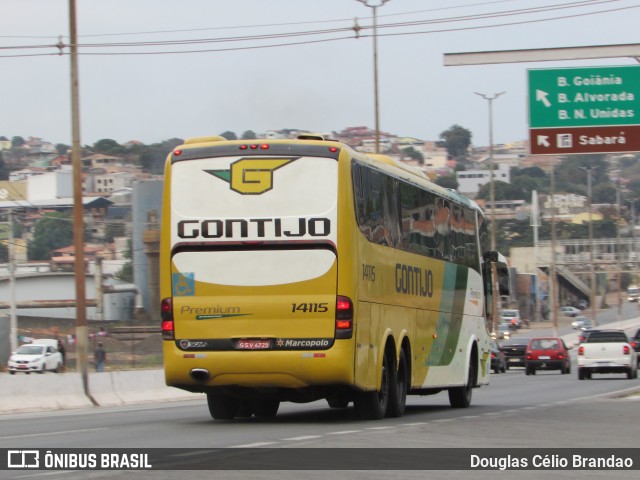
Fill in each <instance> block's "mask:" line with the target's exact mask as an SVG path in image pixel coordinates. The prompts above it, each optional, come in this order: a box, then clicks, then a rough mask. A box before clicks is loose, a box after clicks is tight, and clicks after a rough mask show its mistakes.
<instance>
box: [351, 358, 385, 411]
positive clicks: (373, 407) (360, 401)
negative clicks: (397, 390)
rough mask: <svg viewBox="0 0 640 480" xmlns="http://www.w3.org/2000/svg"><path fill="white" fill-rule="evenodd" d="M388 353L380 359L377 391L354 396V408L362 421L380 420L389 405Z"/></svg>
mask: <svg viewBox="0 0 640 480" xmlns="http://www.w3.org/2000/svg"><path fill="white" fill-rule="evenodd" d="M390 363H391V362H390V361H389V353H388V352H385V354H384V355H383V357H382V382H381V384H380V390H379V391H373V392H360V393H358V394H357V395H356V398H355V400H354V402H353V403H354V406H355V408H356V413H357V415H358V417H360V418H361V419H362V420H380V419H381V418H383V417H384V416H385V414H386V413H387V406H388V405H389V387H390V383H391V377H392V376H395V375H393V374H392V369H391V368H390V366H389V365H390Z"/></svg>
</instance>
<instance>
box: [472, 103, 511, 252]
mask: <svg viewBox="0 0 640 480" xmlns="http://www.w3.org/2000/svg"><path fill="white" fill-rule="evenodd" d="M473 93H475V94H476V95H480V96H481V97H482V98H484V99H485V100H487V101H488V102H489V168H491V176H490V177H489V178H490V181H489V201H490V203H491V250H494V251H495V249H496V206H495V200H496V192H495V184H494V181H493V169H494V164H493V101H494V100H495V99H496V98H498V97H499V96H500V95H502V94H503V93H506V92H500V93H496V94H494V95H493V97H490V96H488V95H485V94H484V93H478V92H473Z"/></svg>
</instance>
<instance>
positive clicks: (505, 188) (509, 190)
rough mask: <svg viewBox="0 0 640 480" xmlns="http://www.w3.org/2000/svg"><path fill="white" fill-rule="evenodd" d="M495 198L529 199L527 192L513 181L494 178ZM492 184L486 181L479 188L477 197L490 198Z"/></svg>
mask: <svg viewBox="0 0 640 480" xmlns="http://www.w3.org/2000/svg"><path fill="white" fill-rule="evenodd" d="M493 186H494V194H495V196H494V198H495V200H527V198H526V195H525V193H524V192H523V191H522V190H521V189H520V188H518V187H517V186H516V185H512V184H511V183H507V182H502V181H500V180H494V182H493ZM490 190H491V184H490V183H485V184H484V185H483V186H482V187H480V189H479V190H478V194H477V195H476V198H482V199H484V200H489V199H490V198H491V191H490Z"/></svg>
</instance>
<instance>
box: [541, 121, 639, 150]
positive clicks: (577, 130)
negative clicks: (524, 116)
mask: <svg viewBox="0 0 640 480" xmlns="http://www.w3.org/2000/svg"><path fill="white" fill-rule="evenodd" d="M529 142H530V143H529V145H530V146H531V154H532V155H563V154H564V155H570V154H574V153H624V152H640V125H620V126H608V127H604V126H599V127H564V128H532V129H530V130H529Z"/></svg>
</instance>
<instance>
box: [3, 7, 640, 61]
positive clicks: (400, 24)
mask: <svg viewBox="0 0 640 480" xmlns="http://www.w3.org/2000/svg"><path fill="white" fill-rule="evenodd" d="M619 1H621V0H582V1H576V2H572V3H567V4H562V5H555V4H554V5H545V6H540V7H530V8H524V9H517V10H505V11H498V12H489V13H482V14H474V15H465V16H458V17H447V18H439V19H427V20H416V21H411V22H396V23H388V24H383V25H380V26H379V27H380V28H387V29H391V28H407V27H414V26H420V25H432V24H438V23H452V22H469V21H477V20H486V19H492V18H500V17H504V16H516V15H531V14H535V13H542V12H549V11H554V10H566V9H574V8H582V7H585V6H595V5H599V4H604V3H613V2H619ZM491 3H493V2H491ZM638 6H640V5H632V6H627V7H620V8H611V9H606V10H599V11H591V12H584V13H578V14H573V15H565V16H558V17H548V18H543V19H528V20H522V21H517V22H505V23H501V24H491V25H476V26H471V27H457V28H449V29H441V30H430V31H422V32H395V33H386V34H381V35H384V36H402V35H416V34H430V33H445V32H454V31H463V30H473V29H486V28H497V27H504V26H513V25H523V24H528V23H540V22H547V21H553V20H564V19H568V18H576V17H582V16H587V15H599V14H604V13H611V12H616V11H622V10H627V9H631V8H638ZM396 15H398V14H396ZM362 28H370V27H362ZM352 31H353V27H349V28H346V27H342V28H335V29H324V30H312V31H299V32H288V33H275V34H262V35H248V36H237V37H220V38H200V39H185V40H161V41H154V42H120V43H103V44H95V43H92V44H91V43H90V44H79V45H78V47H81V48H114V47H115V48H130V47H159V46H178V45H192V44H204V43H225V42H251V41H253V42H255V41H264V40H277V39H283V38H295V37H300V36H314V35H328V34H336V33H344V32H352ZM360 36H363V37H367V36H369V35H360ZM353 38H354V36H353V34H351V33H350V34H349V35H348V36H341V37H334V38H321V39H315V40H307V41H292V42H282V43H271V44H266V45H250V46H242V47H225V48H214V49H200V50H175V51H155V52H149V51H144V52H131V51H129V52H82V53H81V54H82V55H85V56H87V55H91V56H100V55H102V56H104V55H109V56H115V55H166V54H186V53H206V52H224V51H238V50H253V49H264V48H276V47H285V46H294V45H307V44H313V43H324V42H332V41H342V40H347V39H353ZM66 47H67V46H66V45H61V43H58V44H56V45H34V46H14V47H0V50H9V49H13V50H19V49H31V48H38V49H41V48H56V49H58V51H57V52H56V53H53V52H50V53H45V54H37V53H36V54H12V55H0V58H8V57H25V56H45V55H57V54H66V53H65V52H63V48H66Z"/></svg>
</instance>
